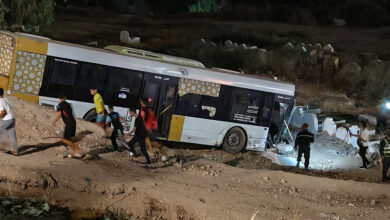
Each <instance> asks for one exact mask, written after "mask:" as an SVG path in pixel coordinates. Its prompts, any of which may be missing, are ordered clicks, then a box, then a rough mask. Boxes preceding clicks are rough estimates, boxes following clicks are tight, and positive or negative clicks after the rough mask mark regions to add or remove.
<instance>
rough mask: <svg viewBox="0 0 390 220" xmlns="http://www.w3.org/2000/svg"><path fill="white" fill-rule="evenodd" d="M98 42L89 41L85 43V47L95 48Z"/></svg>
mask: <svg viewBox="0 0 390 220" xmlns="http://www.w3.org/2000/svg"><path fill="white" fill-rule="evenodd" d="M97 45H98V42H97V41H91V42H88V43H87V46H97Z"/></svg>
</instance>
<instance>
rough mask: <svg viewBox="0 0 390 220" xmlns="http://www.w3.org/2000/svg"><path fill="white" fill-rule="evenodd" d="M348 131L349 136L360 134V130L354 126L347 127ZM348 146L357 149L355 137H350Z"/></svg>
mask: <svg viewBox="0 0 390 220" xmlns="http://www.w3.org/2000/svg"><path fill="white" fill-rule="evenodd" d="M349 131H350V132H351V134H355V135H357V134H359V133H360V128H359V127H358V126H356V125H353V126H351V127H349ZM348 144H351V145H352V146H353V147H354V148H356V149H359V146H358V144H357V137H355V136H351V138H350V139H349V143H348Z"/></svg>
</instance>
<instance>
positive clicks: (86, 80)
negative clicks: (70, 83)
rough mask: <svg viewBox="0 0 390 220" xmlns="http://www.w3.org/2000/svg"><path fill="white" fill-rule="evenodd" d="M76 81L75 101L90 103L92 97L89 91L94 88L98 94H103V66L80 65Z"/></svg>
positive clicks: (104, 74) (104, 78)
mask: <svg viewBox="0 0 390 220" xmlns="http://www.w3.org/2000/svg"><path fill="white" fill-rule="evenodd" d="M80 70H81V71H80V73H79V76H78V80H77V85H76V91H75V94H76V95H75V100H77V101H85V102H92V101H93V99H92V96H91V94H90V92H89V89H90V88H92V87H96V88H97V90H98V92H99V93H100V94H104V89H105V85H106V76H107V75H106V71H105V68H104V66H102V65H97V64H92V63H82V64H81V69H80Z"/></svg>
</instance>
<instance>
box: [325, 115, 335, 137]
mask: <svg viewBox="0 0 390 220" xmlns="http://www.w3.org/2000/svg"><path fill="white" fill-rule="evenodd" d="M336 129H337V126H336V123H334V121H333V118H326V119H325V121H324V122H323V123H322V131H323V132H325V133H327V134H328V135H329V136H333V135H335V134H336Z"/></svg>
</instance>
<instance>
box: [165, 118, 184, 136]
mask: <svg viewBox="0 0 390 220" xmlns="http://www.w3.org/2000/svg"><path fill="white" fill-rule="evenodd" d="M184 118H185V117H184V116H181V115H172V119H171V127H170V129H169V135H168V140H169V141H177V142H179V141H180V139H181V133H182V132H183V125H184Z"/></svg>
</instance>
